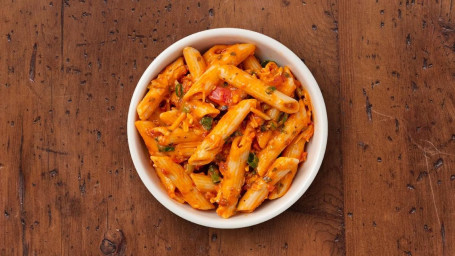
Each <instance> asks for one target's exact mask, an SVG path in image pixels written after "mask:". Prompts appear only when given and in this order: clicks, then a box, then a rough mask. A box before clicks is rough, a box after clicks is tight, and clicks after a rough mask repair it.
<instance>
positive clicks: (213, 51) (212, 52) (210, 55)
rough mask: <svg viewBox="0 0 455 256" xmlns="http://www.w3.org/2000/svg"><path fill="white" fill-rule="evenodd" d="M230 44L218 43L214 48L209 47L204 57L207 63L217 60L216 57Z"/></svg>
mask: <svg viewBox="0 0 455 256" xmlns="http://www.w3.org/2000/svg"><path fill="white" fill-rule="evenodd" d="M228 46H229V45H224V44H217V45H214V46H212V48H210V49H208V50H207V51H206V52H205V53H204V55H202V57H203V58H204V60H205V63H206V64H207V65H209V66H210V64H211V63H213V62H214V61H215V59H216V58H218V57H219V54H220V53H221V51H223V50H224V49H226V48H227V47H228Z"/></svg>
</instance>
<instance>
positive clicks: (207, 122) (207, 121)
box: [200, 116, 213, 131]
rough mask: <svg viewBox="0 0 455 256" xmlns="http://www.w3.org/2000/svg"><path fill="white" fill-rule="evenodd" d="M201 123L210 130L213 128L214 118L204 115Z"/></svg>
mask: <svg viewBox="0 0 455 256" xmlns="http://www.w3.org/2000/svg"><path fill="white" fill-rule="evenodd" d="M200 123H201V125H202V127H204V129H205V130H207V131H209V130H211V129H212V123H213V118H212V117H210V116H204V117H203V118H201V121H200Z"/></svg>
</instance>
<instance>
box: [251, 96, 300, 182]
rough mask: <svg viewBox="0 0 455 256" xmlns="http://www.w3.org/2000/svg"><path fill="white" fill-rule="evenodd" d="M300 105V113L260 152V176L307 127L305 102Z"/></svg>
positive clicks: (292, 116)
mask: <svg viewBox="0 0 455 256" xmlns="http://www.w3.org/2000/svg"><path fill="white" fill-rule="evenodd" d="M299 105H300V110H299V112H297V113H295V114H292V115H291V116H290V117H289V119H288V120H287V121H286V122H285V123H284V126H283V129H282V130H281V131H275V136H274V137H273V138H272V139H271V140H270V141H269V143H268V144H267V146H266V147H265V148H264V149H262V150H261V151H260V152H259V154H258V158H259V163H258V167H257V172H258V174H259V175H260V176H264V174H265V172H266V171H267V168H268V167H269V166H270V164H272V163H273V161H274V160H275V159H276V158H277V157H278V156H279V155H280V153H281V152H282V151H283V150H284V149H285V148H286V146H288V145H289V144H290V143H291V142H292V140H293V139H294V138H295V137H296V136H297V135H298V134H299V133H300V131H301V130H302V129H303V128H304V126H305V125H307V123H306V122H305V121H304V120H306V119H305V118H306V108H305V106H304V104H303V101H300V102H299Z"/></svg>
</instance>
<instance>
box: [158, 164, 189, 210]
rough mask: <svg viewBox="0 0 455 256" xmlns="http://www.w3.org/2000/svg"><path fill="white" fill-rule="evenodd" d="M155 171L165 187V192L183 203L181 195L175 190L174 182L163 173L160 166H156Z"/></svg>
mask: <svg viewBox="0 0 455 256" xmlns="http://www.w3.org/2000/svg"><path fill="white" fill-rule="evenodd" d="M155 172H156V174H157V175H158V178H160V181H161V184H162V185H163V186H164V188H165V189H166V192H167V194H168V195H169V197H170V198H172V199H174V200H175V201H177V202H179V203H181V204H183V203H185V199H183V197H182V195H181V194H180V193H178V191H176V190H175V186H174V184H173V183H172V181H171V179H169V178H168V177H166V176H165V175H164V174H163V170H161V169H160V168H156V169H155Z"/></svg>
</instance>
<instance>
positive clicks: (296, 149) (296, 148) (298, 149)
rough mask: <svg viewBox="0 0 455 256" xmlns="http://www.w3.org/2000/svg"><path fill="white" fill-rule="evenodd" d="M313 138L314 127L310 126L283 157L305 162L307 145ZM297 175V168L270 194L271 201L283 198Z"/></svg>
mask: <svg viewBox="0 0 455 256" xmlns="http://www.w3.org/2000/svg"><path fill="white" fill-rule="evenodd" d="M312 136H313V125H310V126H308V127H307V128H306V129H305V131H303V132H302V133H301V134H300V135H299V136H297V137H296V138H295V139H294V141H293V142H292V143H291V144H290V145H289V146H288V147H287V148H286V149H285V150H284V151H283V154H282V156H284V157H292V158H296V159H298V160H299V162H303V161H304V159H305V158H306V156H305V155H306V154H305V152H304V149H305V143H307V142H308V141H309V138H311V137H312ZM296 173H297V166H296V167H295V168H293V169H292V170H291V171H290V172H289V173H288V174H286V176H284V177H283V178H282V179H281V180H280V181H279V182H278V183H277V184H276V186H275V189H274V190H273V191H272V192H270V194H269V199H277V198H280V197H282V196H283V195H284V194H286V192H287V191H288V190H289V188H290V187H291V184H292V181H293V180H294V177H295V175H296Z"/></svg>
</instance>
